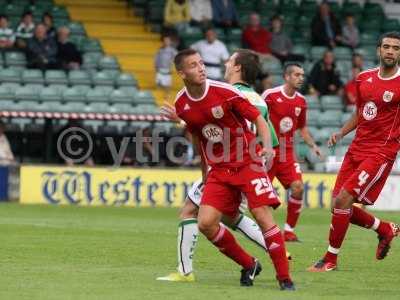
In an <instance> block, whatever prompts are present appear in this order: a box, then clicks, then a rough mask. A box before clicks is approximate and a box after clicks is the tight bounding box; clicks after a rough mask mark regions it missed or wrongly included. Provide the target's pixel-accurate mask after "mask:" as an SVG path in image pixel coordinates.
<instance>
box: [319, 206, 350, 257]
mask: <svg viewBox="0 0 400 300" xmlns="http://www.w3.org/2000/svg"><path fill="white" fill-rule="evenodd" d="M350 217H351V209H350V208H348V209H339V208H334V209H333V214H332V221H331V228H330V231H329V248H328V251H327V252H326V254H325V257H324V260H325V261H329V262H331V263H335V264H336V260H337V255H338V253H339V249H340V247H341V246H342V243H343V240H344V238H345V236H346V232H347V229H348V228H349V225H350Z"/></svg>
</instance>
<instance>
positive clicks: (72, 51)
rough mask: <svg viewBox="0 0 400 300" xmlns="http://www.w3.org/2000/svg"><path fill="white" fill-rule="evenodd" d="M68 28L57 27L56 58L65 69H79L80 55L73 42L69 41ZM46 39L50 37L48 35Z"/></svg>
mask: <svg viewBox="0 0 400 300" xmlns="http://www.w3.org/2000/svg"><path fill="white" fill-rule="evenodd" d="M69 34H70V30H69V28H68V27H66V26H63V27H60V28H59V29H58V35H57V37H58V40H57V60H58V63H59V64H60V66H61V68H63V69H65V70H76V69H79V68H80V66H81V64H82V55H81V53H80V52H79V50H78V49H77V47H76V46H75V44H74V43H72V42H69V41H68V38H69ZM48 39H51V40H52V38H50V37H48Z"/></svg>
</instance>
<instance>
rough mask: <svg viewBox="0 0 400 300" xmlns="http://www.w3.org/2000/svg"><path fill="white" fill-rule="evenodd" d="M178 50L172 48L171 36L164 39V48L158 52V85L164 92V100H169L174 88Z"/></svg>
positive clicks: (156, 64) (156, 65)
mask: <svg viewBox="0 0 400 300" xmlns="http://www.w3.org/2000/svg"><path fill="white" fill-rule="evenodd" d="M177 53H178V52H177V50H176V49H175V48H174V47H172V41H171V38H170V37H169V36H163V37H162V47H161V48H160V49H159V50H158V52H157V54H156V57H155V69H156V84H157V86H159V87H160V88H162V89H163V90H164V99H165V100H168V98H169V94H170V89H171V86H172V75H171V73H172V71H171V69H172V64H173V61H174V58H175V55H176V54H177Z"/></svg>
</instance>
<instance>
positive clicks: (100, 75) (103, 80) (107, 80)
mask: <svg viewBox="0 0 400 300" xmlns="http://www.w3.org/2000/svg"><path fill="white" fill-rule="evenodd" d="M92 82H93V84H94V85H114V79H113V78H112V76H111V75H110V73H107V72H105V71H100V72H96V73H94V74H93V75H92Z"/></svg>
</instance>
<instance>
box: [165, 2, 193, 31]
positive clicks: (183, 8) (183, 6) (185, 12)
mask: <svg viewBox="0 0 400 300" xmlns="http://www.w3.org/2000/svg"><path fill="white" fill-rule="evenodd" d="M190 19H191V15H190V7H189V2H188V0H167V3H166V5H165V10H164V22H165V26H167V27H172V28H174V29H176V30H177V31H178V32H179V31H183V30H185V29H186V27H187V26H188V24H189V22H190Z"/></svg>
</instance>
